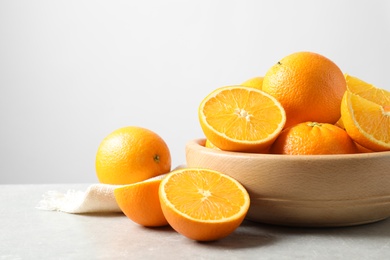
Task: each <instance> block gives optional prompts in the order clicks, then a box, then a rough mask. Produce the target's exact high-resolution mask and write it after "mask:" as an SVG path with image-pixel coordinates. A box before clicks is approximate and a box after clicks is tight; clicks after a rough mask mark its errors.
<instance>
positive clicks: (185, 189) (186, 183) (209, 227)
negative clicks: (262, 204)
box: [159, 168, 250, 241]
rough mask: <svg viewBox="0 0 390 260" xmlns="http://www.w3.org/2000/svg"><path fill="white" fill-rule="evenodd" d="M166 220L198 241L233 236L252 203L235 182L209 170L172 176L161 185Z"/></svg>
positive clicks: (240, 186)
mask: <svg viewBox="0 0 390 260" xmlns="http://www.w3.org/2000/svg"><path fill="white" fill-rule="evenodd" d="M159 194H160V202H161V207H162V211H163V213H164V216H165V217H166V219H167V220H168V223H169V224H170V225H171V226H172V228H173V229H175V230H176V231H177V232H179V233H181V234H182V235H184V236H186V237H188V238H190V239H193V240H197V241H212V240H217V239H221V238H224V237H226V236H228V235H229V234H231V233H232V232H233V231H234V230H235V229H236V228H237V227H238V226H239V225H240V224H241V223H242V221H243V220H244V218H245V216H246V213H247V211H248V209H249V204H250V199H249V195H248V192H247V191H246V190H245V188H244V187H243V186H242V185H241V184H240V183H239V182H237V181H236V180H235V179H233V178H231V177H229V176H227V175H225V174H222V173H220V172H217V171H213V170H209V169H197V168H187V169H185V168H184V169H179V170H175V171H172V172H171V173H169V174H168V175H167V176H166V177H165V178H164V179H163V181H162V182H161V185H160V190H159Z"/></svg>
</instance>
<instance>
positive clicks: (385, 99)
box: [344, 74, 390, 106]
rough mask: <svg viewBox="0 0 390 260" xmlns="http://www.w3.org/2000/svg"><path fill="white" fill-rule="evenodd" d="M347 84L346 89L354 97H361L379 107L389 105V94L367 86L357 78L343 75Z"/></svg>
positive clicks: (383, 90)
mask: <svg viewBox="0 0 390 260" xmlns="http://www.w3.org/2000/svg"><path fill="white" fill-rule="evenodd" d="M344 75H345V80H346V82H347V89H348V90H349V91H350V92H352V93H353V94H355V95H358V96H361V97H362V98H365V99H367V100H370V101H372V102H374V103H376V104H378V105H381V106H388V105H389V104H390V92H389V91H387V90H385V89H380V88H377V87H375V86H374V85H372V84H369V83H367V82H365V81H363V80H361V79H359V78H357V77H354V76H351V75H348V74H344Z"/></svg>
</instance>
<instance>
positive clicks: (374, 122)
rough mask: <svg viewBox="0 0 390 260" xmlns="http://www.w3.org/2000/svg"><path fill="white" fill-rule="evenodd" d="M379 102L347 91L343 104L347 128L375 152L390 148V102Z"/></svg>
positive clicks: (356, 140) (344, 121) (342, 111)
mask: <svg viewBox="0 0 390 260" xmlns="http://www.w3.org/2000/svg"><path fill="white" fill-rule="evenodd" d="M383 101H384V102H383V103H382V104H384V105H381V104H378V103H376V102H373V101H370V100H368V99H365V98H363V97H361V96H359V95H356V94H353V93H352V92H350V91H346V92H345V95H344V98H343V102H342V104H341V119H342V121H343V124H344V127H345V130H346V131H347V133H348V134H349V135H350V136H351V138H352V139H353V140H354V141H355V142H356V143H358V144H360V145H361V146H363V147H365V148H367V149H369V150H372V151H374V152H379V151H388V150H390V102H388V101H387V103H386V101H385V100H383Z"/></svg>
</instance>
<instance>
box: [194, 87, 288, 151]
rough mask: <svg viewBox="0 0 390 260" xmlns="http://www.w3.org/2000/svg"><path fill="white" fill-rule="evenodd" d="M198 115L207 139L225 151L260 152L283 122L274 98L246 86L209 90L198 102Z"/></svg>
mask: <svg viewBox="0 0 390 260" xmlns="http://www.w3.org/2000/svg"><path fill="white" fill-rule="evenodd" d="M198 115H199V121H200V125H201V127H202V130H203V132H204V134H205V136H206V138H207V139H208V140H209V141H210V142H211V143H212V144H214V145H215V146H217V147H218V148H220V149H221V150H225V151H243V152H258V151H263V150H265V149H266V148H267V147H269V146H270V145H271V144H272V142H273V141H274V140H275V139H276V137H277V136H278V134H279V133H280V132H281V131H282V129H283V127H284V125H285V123H286V114H285V111H284V109H283V107H282V105H281V104H280V103H279V102H278V101H277V100H276V99H275V98H274V97H272V96H271V95H269V94H267V93H265V92H263V91H261V90H258V89H255V88H248V87H245V86H227V87H222V88H218V89H216V90H214V91H212V92H211V93H210V94H209V95H208V96H207V97H206V98H204V99H203V101H202V102H201V103H200V106H199V109H198Z"/></svg>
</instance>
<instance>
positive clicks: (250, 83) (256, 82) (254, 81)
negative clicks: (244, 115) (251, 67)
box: [241, 77, 264, 90]
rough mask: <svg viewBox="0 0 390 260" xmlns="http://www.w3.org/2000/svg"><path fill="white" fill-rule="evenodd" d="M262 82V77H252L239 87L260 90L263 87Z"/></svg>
mask: <svg viewBox="0 0 390 260" xmlns="http://www.w3.org/2000/svg"><path fill="white" fill-rule="evenodd" d="M263 80H264V77H254V78H250V79H248V80H246V81H244V82H243V83H241V85H242V86H245V87H250V88H257V89H259V90H261V89H262V87H263Z"/></svg>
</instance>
